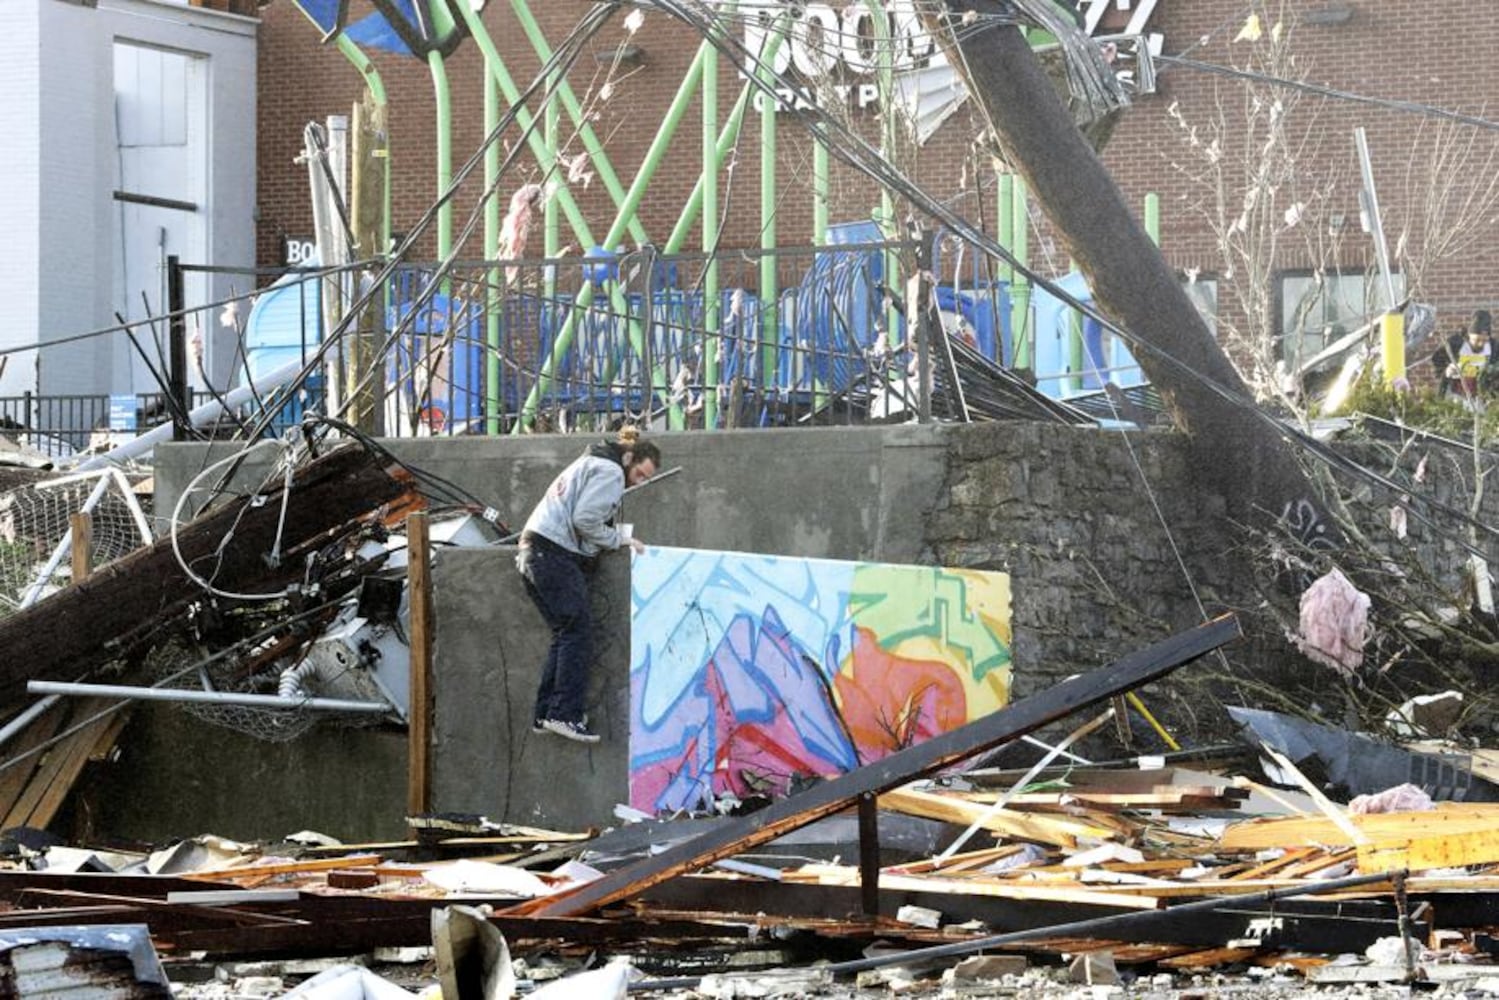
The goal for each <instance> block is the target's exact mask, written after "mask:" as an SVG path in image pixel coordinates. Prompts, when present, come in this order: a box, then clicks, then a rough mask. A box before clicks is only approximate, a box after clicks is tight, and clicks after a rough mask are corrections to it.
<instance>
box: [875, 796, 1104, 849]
mask: <svg viewBox="0 0 1499 1000" xmlns="http://www.w3.org/2000/svg"><path fill="white" fill-rule="evenodd" d="M879 801H880V808H881V809H889V810H891V811H892V812H899V813H905V814H907V815H908V816H921V817H924V818H926V819H936V820H942V821H943V822H945V823H958V824H962V825H964V826H967V825H968V824H970V823H975V822H976V823H978V825H979V826H980V827H982V828H983V829H985V830H989V831H991V832H993V833H999V834H1003V835H1004V836H1006V837H1009V838H1011V839H1014V840H1031V841H1035V842H1036V843H1038V844H1051V845H1052V846H1054V847H1076V846H1077V839H1078V838H1079V837H1087V838H1092V839H1094V840H1106V839H1108V838H1110V837H1113V836H1114V834H1115V831H1114V830H1112V829H1109V828H1106V827H1101V826H1094V825H1092V824H1089V823H1086V822H1082V821H1080V820H1076V819H1072V818H1070V817H1065V816H1041V815H1038V814H1035V813H1023V812H1015V811H1013V810H1009V809H992V808H990V807H989V806H985V805H981V804H979V803H977V802H969V801H966V800H964V799H961V798H958V797H957V796H952V795H939V794H936V793H933V792H921V791H917V790H916V789H914V788H897V789H894V790H892V791H889V792H885V793H884V794H882V795H881V796H880V800H879Z"/></svg>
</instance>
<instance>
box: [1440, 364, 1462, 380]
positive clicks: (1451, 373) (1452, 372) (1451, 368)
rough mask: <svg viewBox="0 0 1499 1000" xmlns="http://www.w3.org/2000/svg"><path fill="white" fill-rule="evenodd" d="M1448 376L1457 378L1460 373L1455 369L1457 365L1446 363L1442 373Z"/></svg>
mask: <svg viewBox="0 0 1499 1000" xmlns="http://www.w3.org/2000/svg"><path fill="white" fill-rule="evenodd" d="M1444 374H1445V375H1446V376H1447V377H1448V378H1457V377H1458V376H1459V375H1461V374H1462V373H1461V372H1459V371H1458V370H1457V365H1448V366H1447V371H1446V372H1445V373H1444Z"/></svg>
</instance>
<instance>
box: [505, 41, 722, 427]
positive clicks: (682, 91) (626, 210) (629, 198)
mask: <svg viewBox="0 0 1499 1000" xmlns="http://www.w3.org/2000/svg"><path fill="white" fill-rule="evenodd" d="M708 48H711V46H710V45H709V44H708V43H707V42H706V41H705V42H703V43H702V44H701V45H699V46H698V52H697V56H696V57H695V58H694V59H693V61H692V65H691V66H689V67H688V69H687V73H686V75H685V76H684V77H683V78H682V82H681V84H680V86H679V87H678V88H677V94H676V96H675V97H674V98H673V99H672V103H671V107H669V108H668V109H667V112H666V117H665V119H664V120H663V121H662V122H661V126H660V128H658V129H657V130H656V137H655V139H653V140H652V142H651V146H650V148H649V149H647V150H646V153H645V158H644V160H643V161H642V162H641V165H640V169H639V170H638V171H636V174H635V179H634V181H633V182H631V184H630V190H629V191H627V192H625V198H624V201H623V202H621V204H620V206H619V210H618V212H617V214H616V215H615V219H614V223H613V224H612V225H611V226H610V227H609V232H608V234H607V235H606V236H605V237H604V242H603V246H604V247H606V248H613V247H614V246H615V245H616V244H617V243H618V242H619V240H620V239H621V238H623V236H624V234H625V232H626V230H627V229H628V228H629V220H630V218H631V216H633V215H634V214H635V212H636V211H637V210H638V209H639V207H640V202H641V200H642V199H643V198H644V197H645V191H646V188H647V187H649V186H650V182H651V181H652V180H653V179H654V178H655V173H656V170H657V168H658V167H660V165H661V163H662V161H663V160H664V159H665V157H666V151H667V149H668V147H669V146H670V145H671V140H672V137H673V136H674V135H675V133H676V129H677V126H678V125H679V124H680V123H681V121H682V117H683V116H684V115H685V114H686V113H687V108H688V106H689V105H690V104H691V101H692V97H693V95H694V93H695V92H696V90H697V89H698V84H699V83H700V82H701V80H702V75H703V62H704V53H705V50H707V49H708ZM593 298H594V287H593V283H592V282H590V283H589V284H586V285H584V286H583V288H582V289H581V290H580V291H579V292H578V296H577V298H576V299H574V300H573V304H572V308H571V309H570V310H568V315H567V320H566V321H565V322H564V323H563V325H562V329H561V330H559V331H558V332H557V336H556V339H555V340H554V341H553V343H552V351H551V353H550V355H548V357H547V359H546V363H545V364H544V365H543V366H542V369H541V373H540V376H539V377H538V378H537V380H536V384H535V385H534V386H532V387H531V392H530V393H529V394H528V395H527V397H526V401H525V403H524V404H523V405H522V407H521V412H520V418H519V419H518V420H517V421H516V425H515V428H514V432H515V433H520V432H521V431H522V430H524V429H525V428H527V427H529V426H530V425H531V424H532V423H534V422H535V419H536V412H537V410H538V409H539V407H540V404H541V397H542V396H543V395H545V394H546V391H547V389H548V388H550V387H551V384H552V380H553V374H552V373H553V372H555V371H556V370H557V368H558V366H559V365H561V363H562V359H563V358H564V357H566V356H567V352H568V351H569V350H571V349H572V344H573V338H574V337H575V336H576V333H577V322H578V317H579V316H581V315H582V314H583V312H584V311H586V310H587V309H588V308H589V307H590V306H591V305H592V304H593ZM609 299H610V305H611V309H612V311H613V313H614V315H616V316H626V317H628V315H629V309H628V303H627V301H626V299H625V294H624V291H623V289H621V288H620V287H619V284H618V282H614V283H612V284H611V287H610V290H609ZM645 303H646V308H651V307H652V302H651V289H646V295H645ZM627 322H628V329H629V334H630V345H631V347H632V348H633V349H634V350H635V352H636V353H637V354H638V355H639V356H641V357H645V342H644V334H643V332H642V330H641V327H640V324H639V322H638V321H637V320H635V319H634V318H633V317H630V318H628V320H627ZM663 371H664V369H663V368H662V367H661V366H660V364H657V365H656V366H655V370H654V371H653V372H652V385H653V388H654V390H655V391H656V392H661V391H664V389H665V387H666V383H665V379H664V376H663ZM647 406H649V401H647Z"/></svg>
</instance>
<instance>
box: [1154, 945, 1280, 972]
mask: <svg viewBox="0 0 1499 1000" xmlns="http://www.w3.org/2000/svg"><path fill="white" fill-rule="evenodd" d="M1258 954H1259V949H1258V948H1207V949H1204V950H1202V951H1191V952H1187V953H1186V954H1184V955H1173V956H1171V957H1169V958H1162V959H1161V960H1160V963H1159V964H1160V965H1161V967H1162V968H1166V969H1212V968H1216V967H1217V966H1220V965H1232V964H1234V963H1235V962H1247V961H1248V960H1249V959H1251V958H1253V957H1255V956H1256V955H1258Z"/></svg>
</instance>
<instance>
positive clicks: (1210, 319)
mask: <svg viewBox="0 0 1499 1000" xmlns="http://www.w3.org/2000/svg"><path fill="white" fill-rule="evenodd" d="M1181 285H1182V288H1183V289H1185V290H1186V293H1187V298H1189V299H1191V300H1192V304H1193V305H1194V306H1196V307H1197V313H1198V315H1200V316H1201V317H1202V321H1203V322H1204V323H1206V324H1207V325H1208V331H1209V332H1210V333H1212V335H1213V336H1214V337H1217V336H1218V279H1217V277H1216V276H1214V275H1210V274H1203V273H1202V272H1201V271H1198V270H1195V269H1194V270H1190V271H1184V272H1182V274H1181Z"/></svg>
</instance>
